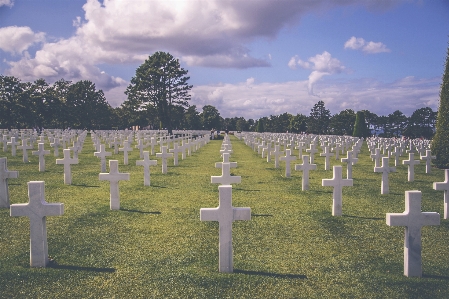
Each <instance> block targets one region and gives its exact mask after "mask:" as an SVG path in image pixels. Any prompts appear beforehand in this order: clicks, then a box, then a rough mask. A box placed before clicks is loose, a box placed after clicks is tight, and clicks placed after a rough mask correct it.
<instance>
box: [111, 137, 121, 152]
mask: <svg viewBox="0 0 449 299" xmlns="http://www.w3.org/2000/svg"><path fill="white" fill-rule="evenodd" d="M111 145H112V146H113V147H114V154H115V155H117V154H118V147H119V145H120V141H119V140H118V138H117V137H114V141H113V142H111Z"/></svg>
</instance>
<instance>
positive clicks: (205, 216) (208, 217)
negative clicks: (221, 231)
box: [200, 208, 219, 221]
mask: <svg viewBox="0 0 449 299" xmlns="http://www.w3.org/2000/svg"><path fill="white" fill-rule="evenodd" d="M218 220H219V219H218V208H201V209H200V221H218Z"/></svg>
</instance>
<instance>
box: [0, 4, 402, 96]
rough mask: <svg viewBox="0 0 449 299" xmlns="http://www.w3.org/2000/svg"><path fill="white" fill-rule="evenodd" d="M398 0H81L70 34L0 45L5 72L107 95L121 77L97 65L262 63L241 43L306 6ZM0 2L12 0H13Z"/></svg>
mask: <svg viewBox="0 0 449 299" xmlns="http://www.w3.org/2000/svg"><path fill="white" fill-rule="evenodd" d="M396 2H397V1H396V0H373V1H370V2H369V4H368V3H365V2H362V3H361V2H359V1H358V0H345V1H342V2H338V1H329V0H317V1H296V0H282V1H273V0H258V1H228V0H188V1H187V0H186V1H179V0H152V1H126V0H86V3H85V4H84V5H83V7H82V8H83V10H84V15H83V16H80V17H77V18H76V19H75V20H67V21H68V22H71V23H72V24H73V26H74V27H75V28H76V33H75V34H74V35H73V36H71V37H66V38H60V39H58V40H57V41H51V42H43V43H42V46H41V48H40V49H38V50H37V51H36V53H35V55H34V54H31V55H30V54H29V53H26V52H27V50H26V49H28V48H29V47H30V46H31V45H33V44H36V43H38V42H40V41H42V39H43V38H44V35H43V34H41V33H33V32H32V31H31V29H30V30H28V31H27V32H25V31H23V32H22V33H21V35H19V36H14V37H13V39H10V38H9V37H8V43H6V42H2V43H1V47H0V51H6V52H14V53H16V55H17V53H19V55H20V54H21V57H20V59H19V60H14V61H6V64H7V65H9V69H6V70H4V72H5V73H7V74H10V75H14V76H17V77H19V78H21V79H22V80H28V81H34V80H36V79H37V76H42V77H44V79H47V80H48V81H54V80H58V79H60V78H64V79H66V80H92V81H93V82H94V83H96V85H97V87H99V88H102V89H104V90H105V91H108V90H112V89H114V93H112V94H117V92H116V91H117V88H118V87H119V86H122V85H123V79H121V78H118V77H114V76H113V74H108V73H106V72H104V70H102V69H101V65H102V64H106V65H117V64H129V63H133V64H137V63H142V62H143V61H144V60H145V59H146V58H147V57H148V55H151V54H152V53H154V52H155V51H161V50H162V51H168V52H170V53H172V54H173V55H174V56H175V57H179V58H180V60H181V61H183V62H185V63H186V64H187V65H189V66H205V67H213V68H238V69H245V68H252V67H267V66H270V65H271V58H270V56H271V55H269V54H268V53H266V54H261V56H260V57H255V56H254V55H252V53H251V51H250V50H249V49H248V48H247V46H246V45H248V44H250V43H251V42H253V41H254V40H256V39H259V38H269V39H271V38H275V37H276V35H277V34H278V33H279V31H280V30H282V28H285V27H287V26H291V25H294V24H297V23H298V21H299V19H300V18H301V17H302V16H303V15H306V14H309V13H311V12H312V13H314V12H320V11H326V10H329V9H332V8H333V7H335V6H347V5H360V6H365V7H366V8H368V9H372V8H373V7H376V8H381V7H382V8H389V7H391V5H392V4H394V3H396ZM0 3H1V5H8V6H11V5H12V4H13V1H11V0H0ZM8 34H10V33H8ZM16 34H17V32H16ZM5 36H6V35H5ZM11 40H12V41H13V42H12V43H11ZM30 52H31V51H30ZM14 57H16V56H14ZM10 59H11V58H10ZM12 59H14V58H12ZM296 64H297V66H300V67H306V68H309V67H311V64H313V63H312V62H309V61H306V62H303V61H301V60H298V61H296ZM317 71H319V70H317ZM319 72H320V71H319ZM315 77H316V76H314V78H315Z"/></svg>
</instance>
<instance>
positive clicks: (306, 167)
mask: <svg viewBox="0 0 449 299" xmlns="http://www.w3.org/2000/svg"><path fill="white" fill-rule="evenodd" d="M295 170H302V191H305V190H309V188H310V186H309V171H310V170H316V164H310V163H309V156H308V155H303V156H302V164H296V165H295Z"/></svg>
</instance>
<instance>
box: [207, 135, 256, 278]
mask: <svg viewBox="0 0 449 299" xmlns="http://www.w3.org/2000/svg"><path fill="white" fill-rule="evenodd" d="M223 144H224V146H223V149H225V152H223V150H221V153H222V156H223V162H217V163H216V164H215V167H217V168H221V169H222V174H221V176H212V177H211V183H212V184H220V186H218V191H219V204H218V207H217V208H202V209H200V220H201V221H218V223H219V233H218V234H219V257H218V271H219V272H225V273H232V272H233V271H234V263H233V253H232V252H233V250H232V223H233V222H234V221H237V220H251V208H236V207H233V206H232V184H238V183H240V182H241V177H240V176H231V171H230V169H231V167H232V168H234V167H237V162H229V157H230V153H229V150H230V148H231V146H230V141H229V139H228V138H227V135H225V139H224V141H223Z"/></svg>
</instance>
